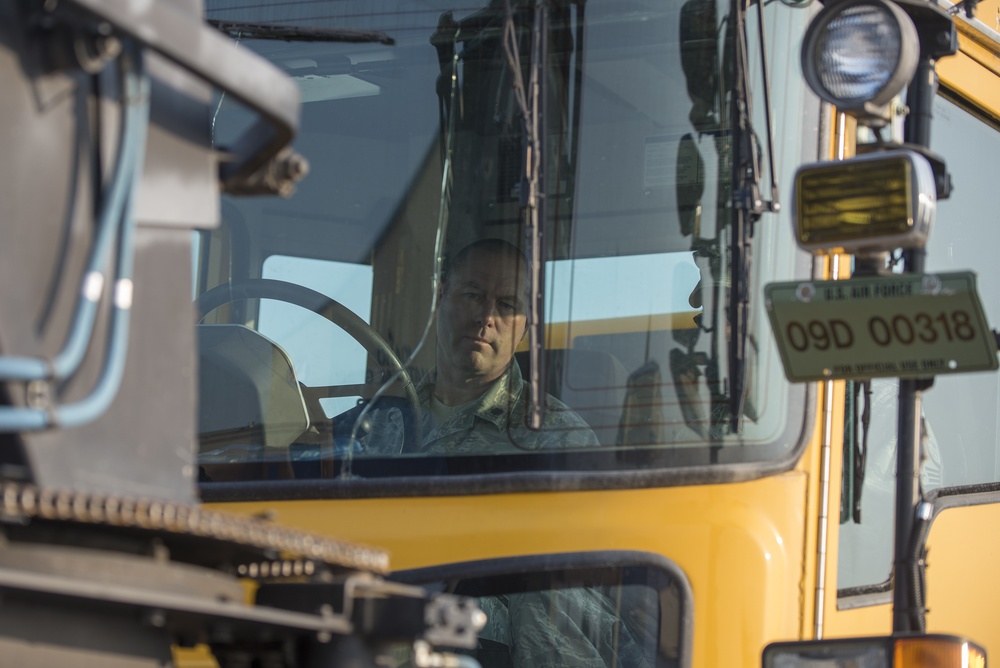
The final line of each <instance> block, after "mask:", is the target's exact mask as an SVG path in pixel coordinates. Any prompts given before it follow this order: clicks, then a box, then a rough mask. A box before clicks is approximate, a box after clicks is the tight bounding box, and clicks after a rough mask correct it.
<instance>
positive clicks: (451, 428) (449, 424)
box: [417, 362, 524, 438]
mask: <svg viewBox="0 0 1000 668" xmlns="http://www.w3.org/2000/svg"><path fill="white" fill-rule="evenodd" d="M436 380H437V374H436V373H435V372H433V371H432V372H431V373H428V374H427V375H426V376H424V378H423V380H421V381H420V383H419V385H418V386H417V396H418V397H419V399H420V405H421V406H422V407H424V408H425V409H428V410H429V409H430V405H431V397H432V396H433V393H434V383H435V381H436ZM523 388H524V379H523V377H522V376H521V370H520V368H518V366H517V363H516V362H511V364H510V366H509V367H507V371H505V372H504V374H503V375H502V376H500V377H499V378H497V379H496V380H495V381H493V383H492V384H491V385H490V386H489V387H488V388H486V391H485V392H483V394H482V395H481V396H480V397H479V398H478V399H476V400H474V401H472V402H470V403H469V405H468V406H467V407H466V408H464V409H463V410H461V411H459V412H457V413H456V414H455V415H453V416H452V417H451V418H450V419H448V420H447V421H446V422H445V423H444V424H441V425H438V426H437V428H435V429H434V432H437V433H435V434H434V437H435V438H443V437H444V436H447V435H448V434H450V433H453V432H456V431H462V430H468V429H472V427H473V425H474V424H475V420H476V419H477V418H478V419H480V420H484V421H486V422H489V423H490V424H492V425H493V426H495V427H496V428H497V429H498V430H500V431H507V429H508V427H509V425H510V421H511V416H512V413H514V412H515V410H516V407H517V405H518V400H519V399H520V398H521V393H522V390H523Z"/></svg>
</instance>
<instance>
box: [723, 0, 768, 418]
mask: <svg viewBox="0 0 1000 668" xmlns="http://www.w3.org/2000/svg"><path fill="white" fill-rule="evenodd" d="M751 1H752V2H754V3H755V4H756V5H757V11H758V20H757V26H758V36H759V39H760V50H761V66H762V69H763V84H762V85H763V89H764V90H763V93H764V115H765V123H766V124H767V128H766V132H767V154H768V155H767V159H768V163H769V164H768V167H769V170H770V178H771V200H770V201H763V199H762V198H761V195H760V181H761V168H760V151H759V148H758V145H757V134H756V133H755V132H754V129H753V122H752V120H751V116H752V113H753V109H752V103H751V99H750V63H749V55H748V53H747V43H748V39H747V25H746V13H745V7H744V5H743V2H742V0H736V1H735V2H734V3H733V15H734V17H735V24H734V25H733V26H732V28H733V37H734V42H735V53H734V60H735V63H736V68H737V71H736V73H735V75H736V76H735V77H734V81H733V95H734V98H735V99H734V104H733V126H732V129H733V151H734V152H735V156H734V158H735V159H734V160H733V185H734V187H735V197H734V209H733V218H732V230H731V240H730V280H731V283H730V289H729V298H728V303H727V311H728V320H729V329H730V334H729V365H728V367H729V368H728V370H727V371H728V376H729V383H728V384H729V387H728V395H729V411H728V412H729V430H730V431H731V432H733V433H738V432H739V430H740V421H741V419H742V417H743V411H744V404H745V403H746V398H747V386H746V367H747V364H748V361H749V360H748V358H747V341H748V338H749V336H750V322H749V321H750V274H751V271H752V258H753V237H754V232H755V229H754V228H755V226H756V223H757V221H758V220H760V217H761V215H762V214H763V213H764V212H765V211H769V212H777V211H778V210H780V208H781V205H780V203H779V202H778V190H777V181H776V177H775V164H774V138H773V135H772V131H771V99H770V91H769V88H770V77H769V76H768V71H767V57H766V54H765V50H766V46H767V44H766V41H765V36H764V10H763V6H762V3H761V1H760V0H751Z"/></svg>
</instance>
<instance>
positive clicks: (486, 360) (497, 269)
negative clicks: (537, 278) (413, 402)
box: [437, 250, 527, 382]
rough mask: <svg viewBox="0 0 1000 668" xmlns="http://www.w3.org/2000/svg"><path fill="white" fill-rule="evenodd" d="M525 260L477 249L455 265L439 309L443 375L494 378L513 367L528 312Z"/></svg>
mask: <svg viewBox="0 0 1000 668" xmlns="http://www.w3.org/2000/svg"><path fill="white" fill-rule="evenodd" d="M525 292H526V286H525V271H524V266H523V263H522V262H520V261H519V260H517V259H515V258H511V257H508V256H507V255H506V254H503V253H499V252H492V251H487V250H479V251H473V252H472V253H471V254H470V255H468V256H467V257H466V258H465V259H464V260H463V261H462V262H461V264H459V265H457V266H455V267H453V268H452V270H451V273H450V274H449V276H448V280H447V281H446V282H445V284H444V285H443V286H442V294H441V303H440V306H439V308H438V313H437V335H438V344H437V357H438V359H437V364H438V371H439V373H446V374H448V377H449V378H452V379H453V380H456V381H459V380H461V381H467V380H474V379H475V380H479V381H483V382H490V381H493V380H495V379H497V378H499V377H500V376H501V375H502V374H503V372H504V371H505V370H506V369H507V365H508V364H509V363H510V361H511V358H513V356H514V349H515V348H516V347H517V344H518V343H519V342H520V341H521V338H522V337H523V335H524V331H525V326H526V321H527V316H526V315H525V314H526V310H525V307H526V303H525Z"/></svg>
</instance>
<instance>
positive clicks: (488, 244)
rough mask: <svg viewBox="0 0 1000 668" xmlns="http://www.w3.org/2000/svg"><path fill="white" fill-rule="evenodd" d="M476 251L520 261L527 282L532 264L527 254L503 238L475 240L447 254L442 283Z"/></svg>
mask: <svg viewBox="0 0 1000 668" xmlns="http://www.w3.org/2000/svg"><path fill="white" fill-rule="evenodd" d="M476 252H484V253H494V254H497V255H503V256H506V257H508V258H510V259H512V260H515V261H517V262H518V263H520V265H521V267H523V268H524V278H525V283H526V284H527V282H528V276H529V275H530V271H529V267H530V266H531V264H530V263H529V262H528V258H527V256H526V255H525V254H524V253H523V252H521V249H520V248H518V247H517V246H515V245H514V244H512V243H510V242H509V241H505V240H503V239H478V240H476V241H473V242H472V243H471V244H469V245H467V246H464V247H463V248H462V249H461V250H459V251H458V252H457V253H455V254H454V255H452V256H445V258H444V260H443V261H442V263H441V285H445V284H446V283H447V282H448V277H449V276H450V275H451V272H453V271H454V270H455V268H456V267H460V266H462V263H463V262H465V261H466V260H467V259H468V258H469V256H470V255H472V254H473V253H476ZM527 289H528V288H527V286H525V290H527Z"/></svg>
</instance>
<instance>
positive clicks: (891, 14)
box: [802, 0, 920, 116]
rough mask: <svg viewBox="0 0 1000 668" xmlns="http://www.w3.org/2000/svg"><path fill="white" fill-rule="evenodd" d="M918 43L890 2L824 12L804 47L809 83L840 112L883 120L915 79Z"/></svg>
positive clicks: (854, 2)
mask: <svg viewBox="0 0 1000 668" xmlns="http://www.w3.org/2000/svg"><path fill="white" fill-rule="evenodd" d="M919 55H920V41H919V38H918V37H917V29H916V28H915V27H914V26H913V21H912V20H911V19H910V17H909V16H907V15H906V13H905V12H904V11H903V10H901V9H900V8H899V7H898V6H897V5H895V4H894V3H892V2H884V1H883V0H845V1H843V2H835V3H833V4H831V5H829V6H827V7H826V9H824V10H823V11H822V12H820V13H819V14H818V15H817V16H816V18H815V20H814V21H813V23H812V25H810V26H809V29H808V31H806V35H805V39H804V41H803V43H802V70H803V73H804V74H805V78H806V82H807V83H808V84H809V86H810V87H811V88H812V89H813V91H814V92H815V93H816V94H817V95H819V96H820V97H821V98H823V99H824V100H826V101H827V102H830V103H831V104H834V105H836V106H837V107H838V108H839V109H840V110H841V111H845V112H848V113H850V112H862V115H864V116H872V115H874V116H881V115H882V114H881V113H880V108H882V107H885V105H887V104H888V103H889V102H890V101H891V100H892V99H893V98H894V97H895V96H896V95H897V94H898V93H899V91H901V90H902V89H903V87H904V86H906V84H907V83H909V82H910V79H912V78H913V73H914V72H915V70H916V67H917V59H918V57H919Z"/></svg>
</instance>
